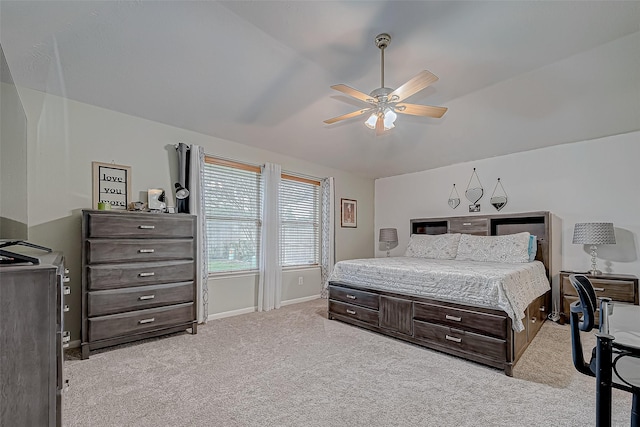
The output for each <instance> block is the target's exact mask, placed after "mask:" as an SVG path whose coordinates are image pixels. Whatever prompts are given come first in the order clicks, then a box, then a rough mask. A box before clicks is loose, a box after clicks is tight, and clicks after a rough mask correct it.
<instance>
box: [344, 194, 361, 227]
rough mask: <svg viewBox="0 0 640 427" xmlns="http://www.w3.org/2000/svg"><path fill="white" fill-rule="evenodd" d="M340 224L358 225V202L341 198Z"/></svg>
mask: <svg viewBox="0 0 640 427" xmlns="http://www.w3.org/2000/svg"><path fill="white" fill-rule="evenodd" d="M340 226H341V227H347V228H356V227H357V226H358V202H357V201H355V200H351V199H340Z"/></svg>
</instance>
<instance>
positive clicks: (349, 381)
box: [64, 300, 631, 427]
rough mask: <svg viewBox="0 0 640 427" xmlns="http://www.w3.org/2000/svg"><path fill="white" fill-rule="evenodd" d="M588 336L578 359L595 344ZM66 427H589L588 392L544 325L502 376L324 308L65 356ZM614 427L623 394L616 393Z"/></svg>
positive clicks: (563, 334) (619, 422)
mask: <svg viewBox="0 0 640 427" xmlns="http://www.w3.org/2000/svg"><path fill="white" fill-rule="evenodd" d="M590 340H593V337H592V336H588V337H585V346H591V345H593V341H590ZM65 371H66V375H67V378H68V379H69V380H70V384H71V386H70V389H69V391H68V392H67V393H66V394H65V395H64V425H65V426H67V427H71V426H83V427H85V426H91V427H98V426H137V427H143V426H153V427H157V426H196V425H197V426H216V427H217V426H220V427H227V426H229V427H232V426H305V427H306V426H344V425H348V426H514V425H518V426H545V427H548V426H581V427H582V426H589V425H595V423H594V420H595V409H594V399H595V386H594V381H595V380H594V379H593V378H590V377H587V376H584V375H582V374H579V373H578V372H576V371H575V369H574V368H573V366H572V364H571V352H570V335H569V327H568V326H560V325H556V324H554V323H551V322H545V324H544V325H543V327H542V329H541V331H540V333H539V334H538V336H537V337H536V339H535V340H534V342H533V343H532V344H531V346H529V348H528V349H527V352H526V353H525V355H524V356H523V358H522V359H521V360H520V362H519V363H518V365H516V367H515V369H514V377H513V378H510V377H507V376H506V375H504V373H503V372H502V371H498V370H495V369H492V368H488V367H484V366H482V365H478V364H475V363H472V362H467V361H464V360H462V359H459V358H456V357H452V356H447V355H445V354H441V353H438V352H435V351H431V350H428V349H424V348H420V347H417V346H414V345H411V344H407V343H405V342H401V341H398V340H394V339H391V338H387V337H384V336H381V335H378V334H375V333H372V332H368V331H365V330H363V329H360V328H356V327H353V326H350V325H346V324H344V323H341V322H338V321H329V320H327V316H326V300H315V301H310V302H307V303H302V304H296V305H290V306H287V307H283V308H281V309H279V310H274V311H270V312H266V313H251V314H246V315H242V316H236V317H231V318H226V319H219V320H215V321H211V322H209V323H208V324H207V325H204V326H201V327H199V328H198V334H197V335H195V336H192V335H190V334H187V333H180V334H174V335H171V336H168V337H163V338H161V339H152V340H147V341H144V342H139V343H133V344H129V345H124V346H119V347H114V348H111V349H108V350H103V351H98V352H94V353H92V355H91V358H90V359H89V360H78V357H77V352H75V353H74V352H71V353H69V354H68V360H67V362H66V364H65ZM613 398H614V404H613V425H614V426H628V425H629V412H630V408H631V395H630V394H628V393H624V392H619V391H617V390H614V397H613Z"/></svg>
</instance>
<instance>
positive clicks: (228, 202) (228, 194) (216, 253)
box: [204, 157, 262, 273]
mask: <svg viewBox="0 0 640 427" xmlns="http://www.w3.org/2000/svg"><path fill="white" fill-rule="evenodd" d="M204 181H205V183H204V198H205V212H206V227H207V246H208V250H209V260H208V261H209V262H208V263H209V272H210V273H223V272H237V271H246V270H256V269H257V268H258V260H259V250H260V230H261V221H260V218H261V206H262V185H261V181H260V168H259V167H257V166H251V165H245V164H242V163H236V162H231V161H226V160H220V159H215V158H212V157H206V159H205V167H204Z"/></svg>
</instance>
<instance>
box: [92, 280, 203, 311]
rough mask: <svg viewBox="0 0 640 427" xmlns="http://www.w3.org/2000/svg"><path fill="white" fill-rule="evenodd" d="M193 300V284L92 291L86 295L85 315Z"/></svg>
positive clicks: (169, 284) (184, 283) (183, 283)
mask: <svg viewBox="0 0 640 427" xmlns="http://www.w3.org/2000/svg"><path fill="white" fill-rule="evenodd" d="M193 300H194V288H193V282H182V283H168V284H165V285H148V286H136V287H134V288H121V289H109V290H106V291H92V292H89V293H88V307H87V315H89V316H103V315H105V314H115V313H122V312H126V311H133V310H141V309H146V308H153V307H159V306H162V305H172V304H179V303H183V302H193Z"/></svg>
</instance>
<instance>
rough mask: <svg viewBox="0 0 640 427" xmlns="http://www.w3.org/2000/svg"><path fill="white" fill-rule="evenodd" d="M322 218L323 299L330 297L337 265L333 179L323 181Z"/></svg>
mask: <svg viewBox="0 0 640 427" xmlns="http://www.w3.org/2000/svg"><path fill="white" fill-rule="evenodd" d="M320 191H321V192H322V196H321V197H322V217H321V219H320V223H321V225H322V236H320V239H321V242H322V248H321V254H320V257H321V265H320V276H321V280H322V291H321V292H320V296H321V297H322V298H327V297H328V289H329V275H330V274H331V271H333V264H335V243H334V237H335V236H334V235H335V215H334V212H335V206H334V189H333V177H329V178H325V179H323V180H322V187H321V190H320Z"/></svg>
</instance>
